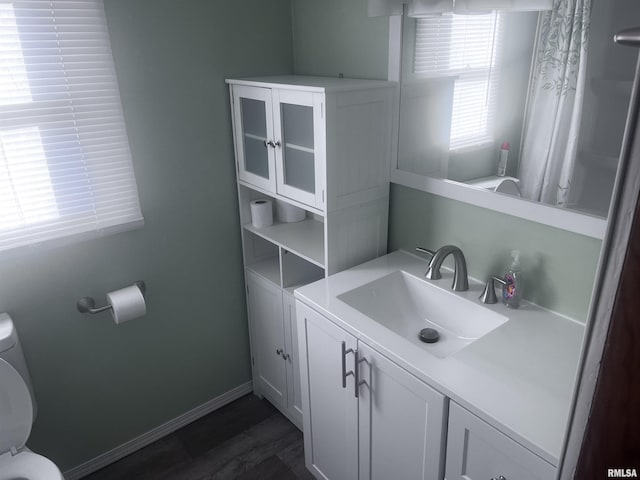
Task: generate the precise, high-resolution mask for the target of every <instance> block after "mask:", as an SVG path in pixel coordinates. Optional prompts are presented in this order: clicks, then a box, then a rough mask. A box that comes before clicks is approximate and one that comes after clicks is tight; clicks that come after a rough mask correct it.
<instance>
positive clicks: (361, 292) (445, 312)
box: [338, 271, 508, 358]
mask: <svg viewBox="0 0 640 480" xmlns="http://www.w3.org/2000/svg"><path fill="white" fill-rule="evenodd" d="M338 299H340V300H342V301H343V302H345V303H346V304H347V305H349V306H350V307H352V308H355V309H356V310H358V311H359V312H361V313H363V314H364V315H366V316H368V317H369V318H371V319H373V320H375V321H376V322H378V323H380V324H382V325H383V326H385V327H386V328H388V329H390V330H392V331H393V332H395V333H397V334H398V335H401V336H403V337H405V338H407V339H409V340H411V341H412V342H413V343H415V344H417V345H420V346H422V347H423V348H424V349H425V350H426V351H428V352H429V353H431V354H432V355H435V356H436V357H439V358H445V357H448V356H449V355H451V354H453V353H455V352H457V351H459V350H460V349H462V348H464V347H465V346H467V345H469V344H470V343H472V342H473V341H475V340H477V339H479V338H480V337H482V336H483V335H486V334H487V333H489V332H490V331H491V330H493V329H495V328H497V327H499V326H500V325H502V324H503V323H505V322H506V321H507V320H508V318H507V317H505V316H503V315H500V314H497V313H495V312H493V311H491V310H489V309H488V308H485V307H483V306H482V305H480V304H478V303H475V302H473V301H470V300H467V299H465V298H462V297H460V296H458V295H456V294H455V293H453V292H451V291H448V290H444V289H442V288H440V287H437V286H435V285H432V284H430V283H429V281H428V280H422V279H420V278H416V277H415V276H413V275H411V274H408V273H406V272H403V271H396V272H393V273H390V274H388V275H386V276H384V277H381V278H379V279H377V280H374V281H372V282H370V283H367V284H365V285H362V286H360V287H358V288H355V289H353V290H349V291H348V292H345V293H343V294H342V295H339V296H338ZM427 327H429V328H434V329H436V330H437V331H438V333H439V334H440V339H439V340H438V341H437V342H436V343H424V342H422V341H420V339H419V332H420V330H422V329H423V328H427Z"/></svg>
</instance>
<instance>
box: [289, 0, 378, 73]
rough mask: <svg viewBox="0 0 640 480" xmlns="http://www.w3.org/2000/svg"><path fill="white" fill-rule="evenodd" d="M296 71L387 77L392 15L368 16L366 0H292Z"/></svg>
mask: <svg viewBox="0 0 640 480" xmlns="http://www.w3.org/2000/svg"><path fill="white" fill-rule="evenodd" d="M291 3H292V11H293V14H292V16H293V48H294V71H295V73H297V74H301V75H327V76H338V75H339V74H340V73H342V74H344V76H345V77H358V78H372V79H384V80H386V79H387V58H388V52H389V19H387V18H382V17H379V18H368V17H367V3H366V0H322V1H318V0H291Z"/></svg>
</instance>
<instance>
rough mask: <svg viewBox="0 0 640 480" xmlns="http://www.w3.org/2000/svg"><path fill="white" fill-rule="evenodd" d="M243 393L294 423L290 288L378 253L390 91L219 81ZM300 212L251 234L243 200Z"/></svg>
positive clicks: (356, 85)
mask: <svg viewBox="0 0 640 480" xmlns="http://www.w3.org/2000/svg"><path fill="white" fill-rule="evenodd" d="M227 83H228V84H229V88H230V99H231V113H232V123H233V134H234V144H235V156H236V168H237V184H238V203H239V209H240V222H241V232H242V243H243V257H244V264H245V279H246V285H247V305H248V314H249V331H250V342H251V355H252V368H253V381H254V392H255V393H256V394H257V395H260V396H265V397H266V398H268V399H269V400H270V401H271V402H272V403H273V404H274V405H275V406H276V407H277V408H279V409H280V410H281V411H282V412H283V413H284V414H285V415H287V417H288V418H289V419H291V420H292V421H293V422H294V423H295V424H296V425H298V426H299V427H301V426H302V413H301V412H302V411H301V393H300V388H299V378H300V373H299V363H298V358H297V348H298V346H297V338H298V337H297V335H296V331H295V328H296V323H295V313H293V312H294V308H293V306H294V303H293V298H292V294H293V290H294V289H295V288H296V287H298V286H302V285H305V284H308V283H310V282H313V281H315V280H318V279H320V278H324V277H326V276H328V275H331V274H333V273H336V272H338V271H340V270H344V269H346V268H349V267H352V266H354V265H357V264H359V263H362V262H364V261H366V260H370V259H372V258H375V257H377V256H380V255H383V254H385V253H386V250H387V216H388V203H389V171H390V167H389V160H390V158H391V110H392V109H391V106H392V99H393V91H394V88H395V84H394V83H392V82H386V81H373V80H354V79H339V78H324V77H300V76H284V77H261V78H251V79H230V80H227ZM259 198H266V199H269V200H271V201H272V202H273V203H274V204H275V202H278V201H280V202H286V203H289V204H291V205H294V206H296V207H299V208H302V209H304V210H305V218H304V220H302V221H300V222H295V223H285V222H281V221H279V219H278V218H277V216H276V212H275V209H274V224H273V225H271V226H268V227H262V228H256V227H254V226H253V225H252V223H251V211H250V202H251V201H252V200H256V199H259Z"/></svg>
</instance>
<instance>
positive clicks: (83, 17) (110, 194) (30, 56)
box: [0, 0, 142, 250]
mask: <svg viewBox="0 0 640 480" xmlns="http://www.w3.org/2000/svg"><path fill="white" fill-rule="evenodd" d="M141 223H142V214H141V212H140V205H139V202H138V193H137V188H136V183H135V178H134V173H133V166H132V162H131V154H130V151H129V144H128V139H127V134H126V131H125V124H124V119H123V115H122V106H121V102H120V94H119V91H118V84H117V80H116V76H115V70H114V65H113V58H112V54H111V48H110V42H109V35H108V32H107V26H106V21H105V15H104V8H103V5H102V0H66V1H55V0H53V1H51V0H50V1H43V0H31V1H17V0H16V1H7V0H0V250H7V249H11V248H14V247H19V246H24V245H29V244H34V243H39V242H43V241H46V240H52V239H57V238H61V237H68V236H71V235H74V236H76V235H81V234H82V235H87V236H94V235H99V234H102V233H104V232H108V231H112V230H114V229H117V230H121V229H125V228H130V227H132V226H135V225H139V224H141Z"/></svg>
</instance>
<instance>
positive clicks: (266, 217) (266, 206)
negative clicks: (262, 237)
mask: <svg viewBox="0 0 640 480" xmlns="http://www.w3.org/2000/svg"><path fill="white" fill-rule="evenodd" d="M250 206H251V224H252V225H253V226H254V227H256V228H261V227H268V226H269V225H273V206H272V204H271V200H267V199H266V198H259V199H258V200H254V201H253V202H251V204H250Z"/></svg>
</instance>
